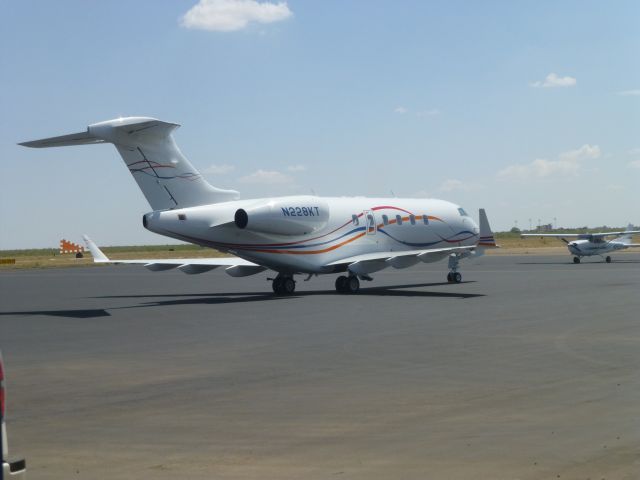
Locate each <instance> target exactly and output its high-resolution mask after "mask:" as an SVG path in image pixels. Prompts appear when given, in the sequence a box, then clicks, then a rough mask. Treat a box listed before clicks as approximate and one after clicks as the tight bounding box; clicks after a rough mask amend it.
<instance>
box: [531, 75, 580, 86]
mask: <svg viewBox="0 0 640 480" xmlns="http://www.w3.org/2000/svg"><path fill="white" fill-rule="evenodd" d="M575 84H576V79H575V78H573V77H559V76H558V75H556V74H555V73H553V72H552V73H550V74H549V75H547V76H546V77H545V79H544V80H538V81H536V82H533V83H530V84H529V85H531V86H532V87H536V88H553V87H573V86H575Z"/></svg>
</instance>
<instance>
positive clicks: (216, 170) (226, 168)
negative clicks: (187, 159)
mask: <svg viewBox="0 0 640 480" xmlns="http://www.w3.org/2000/svg"><path fill="white" fill-rule="evenodd" d="M235 168H236V167H234V166H233V165H226V164H223V165H210V166H208V167H207V168H205V169H204V173H206V174H208V175H226V174H227V173H230V172H233V171H234V170H235Z"/></svg>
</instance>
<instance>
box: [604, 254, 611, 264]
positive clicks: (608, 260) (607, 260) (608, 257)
mask: <svg viewBox="0 0 640 480" xmlns="http://www.w3.org/2000/svg"><path fill="white" fill-rule="evenodd" d="M604 261H605V262H607V263H611V257H610V256H609V255H607V258H605V259H604Z"/></svg>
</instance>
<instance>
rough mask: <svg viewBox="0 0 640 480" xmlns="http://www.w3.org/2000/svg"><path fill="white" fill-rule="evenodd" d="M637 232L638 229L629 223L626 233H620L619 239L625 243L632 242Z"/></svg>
mask: <svg viewBox="0 0 640 480" xmlns="http://www.w3.org/2000/svg"><path fill="white" fill-rule="evenodd" d="M635 232H636V230H634V229H633V225H632V224H629V225H627V230H626V231H625V233H623V234H622V235H620V236H619V237H618V238H617V240H618V241H620V242H622V243H625V244H630V243H631V242H632V240H633V234H634V233H635Z"/></svg>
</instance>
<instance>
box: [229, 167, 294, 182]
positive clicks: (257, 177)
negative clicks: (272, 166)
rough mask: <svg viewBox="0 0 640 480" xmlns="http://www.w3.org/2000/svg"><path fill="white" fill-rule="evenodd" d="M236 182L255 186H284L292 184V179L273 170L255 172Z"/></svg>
mask: <svg viewBox="0 0 640 480" xmlns="http://www.w3.org/2000/svg"><path fill="white" fill-rule="evenodd" d="M238 181H239V182H240V183H247V184H257V185H286V184H290V183H293V178H292V177H291V176H289V175H287V174H285V173H281V172H277V171H275V170H257V171H255V172H253V173H252V174H250V175H247V176H245V177H241V178H239V179H238Z"/></svg>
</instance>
